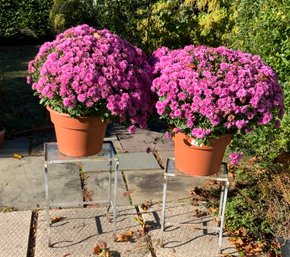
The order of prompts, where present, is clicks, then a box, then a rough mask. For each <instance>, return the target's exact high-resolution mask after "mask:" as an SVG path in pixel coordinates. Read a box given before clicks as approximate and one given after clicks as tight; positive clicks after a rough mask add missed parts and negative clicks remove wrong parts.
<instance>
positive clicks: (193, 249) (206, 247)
mask: <svg viewBox="0 0 290 257" xmlns="http://www.w3.org/2000/svg"><path fill="white" fill-rule="evenodd" d="M161 208H162V207H161V205H155V206H153V207H151V208H150V213H148V214H147V215H145V220H146V222H149V224H155V226H153V229H151V230H150V231H149V234H150V236H151V239H152V242H153V245H154V246H155V250H156V254H157V256H158V257H163V256H164V257H167V256H176V257H187V256H192V257H199V256H202V257H215V256H221V254H220V253H219V247H218V234H217V233H216V230H213V229H197V228H193V227H192V226H180V225H178V224H176V225H172V226H169V227H167V229H166V230H165V232H164V233H163V239H164V241H163V243H164V245H163V246H164V247H161V230H160V220H161ZM196 208H197V207H194V206H192V205H191V204H190V203H184V202H181V203H169V204H167V209H166V222H167V224H168V223H170V222H171V223H186V222H188V223H189V222H190V223H194V224H201V225H205V226H216V225H215V223H214V222H213V221H212V218H213V217H211V216H205V217H200V218H198V217H196V216H195V215H194V213H195V209H196ZM142 216H143V217H144V214H143V215H142ZM189 253H190V255H189ZM225 253H229V254H232V255H231V256H239V255H238V253H237V251H236V249H235V247H234V246H233V245H231V244H230V242H229V241H228V240H227V238H226V237H224V238H223V245H222V254H225Z"/></svg>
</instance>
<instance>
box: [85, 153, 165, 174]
mask: <svg viewBox="0 0 290 257" xmlns="http://www.w3.org/2000/svg"><path fill="white" fill-rule="evenodd" d="M117 157H118V158H119V163H120V165H119V170H120V171H121V170H144V169H148V170H150V169H159V168H160V166H159V164H158V162H157V160H156V159H155V157H154V155H153V154H152V153H146V152H143V153H120V154H118V155H117ZM112 167H113V170H114V168H115V162H114V161H113V163H112ZM110 168H111V166H110V163H109V162H108V161H91V162H87V163H83V165H82V170H83V172H89V171H109V170H110Z"/></svg>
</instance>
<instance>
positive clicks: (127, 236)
mask: <svg viewBox="0 0 290 257" xmlns="http://www.w3.org/2000/svg"><path fill="white" fill-rule="evenodd" d="M133 235H134V233H133V231H132V230H130V229H129V230H126V231H125V233H123V234H117V235H116V240H115V241H116V242H128V241H130V240H131V239H132V237H133Z"/></svg>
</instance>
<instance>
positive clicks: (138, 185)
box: [124, 169, 204, 204]
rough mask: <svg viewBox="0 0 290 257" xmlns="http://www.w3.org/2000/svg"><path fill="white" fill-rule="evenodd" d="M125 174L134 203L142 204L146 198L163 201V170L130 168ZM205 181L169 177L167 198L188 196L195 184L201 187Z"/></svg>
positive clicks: (192, 178) (170, 199)
mask: <svg viewBox="0 0 290 257" xmlns="http://www.w3.org/2000/svg"><path fill="white" fill-rule="evenodd" d="M124 174H125V177H126V181H127V183H128V188H129V192H130V195H131V198H132V201H133V203H134V204H141V203H143V202H144V201H145V200H152V201H153V202H160V201H162V195H163V177H164V176H163V174H164V171H163V170H161V169H158V170H130V171H124ZM203 183H204V181H203V180H202V179H199V178H197V177H188V176H186V177H168V189H167V199H168V200H169V201H173V200H178V199H183V198H188V197H190V192H191V190H192V189H193V188H194V187H195V186H197V187H201V186H202V185H203Z"/></svg>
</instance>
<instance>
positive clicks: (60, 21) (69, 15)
mask: <svg viewBox="0 0 290 257" xmlns="http://www.w3.org/2000/svg"><path fill="white" fill-rule="evenodd" d="M93 2H94V0H88V1H82V0H54V2H53V6H52V8H51V10H50V15H49V18H50V21H51V25H52V28H53V29H54V31H55V32H56V33H60V32H63V31H64V30H65V29H67V28H70V27H72V26H76V25H80V24H84V23H87V24H89V25H96V24H92V23H93V18H94V17H93V15H94V12H93V11H94V10H93ZM96 20H97V19H96Z"/></svg>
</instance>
